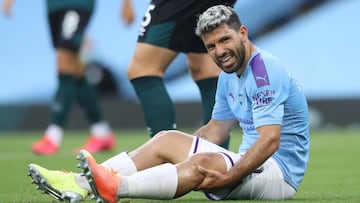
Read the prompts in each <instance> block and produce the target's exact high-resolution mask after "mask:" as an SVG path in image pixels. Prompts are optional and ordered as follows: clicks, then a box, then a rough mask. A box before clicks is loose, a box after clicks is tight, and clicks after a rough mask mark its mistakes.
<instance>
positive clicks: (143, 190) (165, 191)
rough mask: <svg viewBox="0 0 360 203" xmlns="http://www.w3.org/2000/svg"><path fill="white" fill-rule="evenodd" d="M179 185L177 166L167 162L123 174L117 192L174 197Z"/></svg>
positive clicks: (124, 195) (131, 195) (138, 195)
mask: <svg viewBox="0 0 360 203" xmlns="http://www.w3.org/2000/svg"><path fill="white" fill-rule="evenodd" d="M177 185H178V175H177V169H176V166H175V165H173V164H170V163H166V164H162V165H159V166H155V167H152V168H148V169H146V170H143V171H139V172H137V173H134V174H133V175H131V176H123V177H122V181H121V183H120V185H119V189H118V193H117V194H118V196H119V197H135V198H146V199H173V198H174V196H175V192H176V189H177Z"/></svg>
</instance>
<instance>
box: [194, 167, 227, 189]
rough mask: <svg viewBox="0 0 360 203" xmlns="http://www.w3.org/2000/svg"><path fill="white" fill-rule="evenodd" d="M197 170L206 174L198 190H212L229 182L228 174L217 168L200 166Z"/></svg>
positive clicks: (220, 187)
mask: <svg viewBox="0 0 360 203" xmlns="http://www.w3.org/2000/svg"><path fill="white" fill-rule="evenodd" d="M197 170H198V171H199V173H201V174H202V175H204V176H205V178H204V180H203V181H202V183H201V184H200V185H198V187H197V188H196V189H197V190H204V191H206V192H212V191H216V190H219V189H222V188H224V187H227V186H228V184H229V182H228V178H227V176H226V175H225V174H223V173H220V172H218V171H216V170H211V169H206V168H203V167H201V166H198V167H197Z"/></svg>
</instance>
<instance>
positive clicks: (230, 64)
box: [202, 24, 245, 73]
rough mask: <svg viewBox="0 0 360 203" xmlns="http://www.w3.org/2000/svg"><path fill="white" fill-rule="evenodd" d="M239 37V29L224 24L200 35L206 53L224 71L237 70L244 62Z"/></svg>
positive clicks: (242, 45)
mask: <svg viewBox="0 0 360 203" xmlns="http://www.w3.org/2000/svg"><path fill="white" fill-rule="evenodd" d="M241 39H242V34H241V32H240V30H233V29H231V28H230V27H229V26H228V25H226V24H223V25H220V26H219V27H218V28H216V29H214V30H213V31H211V32H209V33H206V34H204V35H203V36H202V40H203V42H204V45H205V47H206V49H207V51H208V54H209V55H210V57H211V58H212V59H213V60H214V62H215V63H216V64H217V65H218V66H219V67H220V68H221V69H222V70H223V71H224V72H226V73H233V72H239V71H240V69H241V67H242V65H243V63H244V58H245V47H244V44H243V42H242V40H241ZM240 72H242V71H240Z"/></svg>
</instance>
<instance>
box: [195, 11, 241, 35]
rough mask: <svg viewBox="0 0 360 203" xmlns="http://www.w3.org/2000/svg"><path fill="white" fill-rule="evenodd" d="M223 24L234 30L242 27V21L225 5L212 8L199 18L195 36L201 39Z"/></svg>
mask: <svg viewBox="0 0 360 203" xmlns="http://www.w3.org/2000/svg"><path fill="white" fill-rule="evenodd" d="M222 24H227V25H228V26H229V27H231V28H232V29H234V30H237V29H239V28H240V26H241V22H240V19H239V17H238V15H237V14H236V12H235V10H234V9H233V8H232V7H230V6H225V5H217V6H213V7H210V8H208V9H207V10H206V11H204V12H203V13H202V14H201V15H200V16H199V18H198V21H197V25H196V29H195V34H196V35H198V36H200V37H201V36H202V35H204V34H206V33H209V32H211V31H213V30H214V29H216V28H217V27H219V26H220V25H222Z"/></svg>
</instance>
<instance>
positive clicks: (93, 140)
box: [76, 133, 116, 154]
mask: <svg viewBox="0 0 360 203" xmlns="http://www.w3.org/2000/svg"><path fill="white" fill-rule="evenodd" d="M115 143H116V141H115V136H114V134H113V133H109V135H107V136H106V137H97V136H95V135H91V136H90V137H89V138H88V139H87V141H86V143H85V145H84V146H82V147H79V148H78V149H77V150H76V151H77V152H78V153H79V152H80V150H81V149H85V150H86V151H88V152H90V153H93V154H95V153H98V152H101V151H105V150H112V149H113V148H114V147H115Z"/></svg>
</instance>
